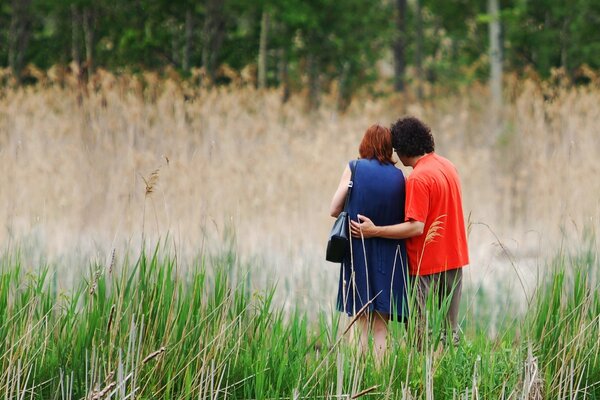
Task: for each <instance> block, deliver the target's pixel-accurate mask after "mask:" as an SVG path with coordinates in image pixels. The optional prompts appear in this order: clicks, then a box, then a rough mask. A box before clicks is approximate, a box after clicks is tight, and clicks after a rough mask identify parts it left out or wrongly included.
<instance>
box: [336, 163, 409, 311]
mask: <svg viewBox="0 0 600 400" xmlns="http://www.w3.org/2000/svg"><path fill="white" fill-rule="evenodd" d="M353 183H354V186H353V188H352V193H351V195H350V201H349V203H348V210H347V211H348V214H349V216H350V218H351V219H352V220H354V221H356V220H357V216H356V215H357V214H361V215H364V216H366V217H369V218H370V219H371V220H372V221H373V223H374V224H375V225H379V226H382V225H393V224H398V223H400V222H403V221H404V197H405V186H404V185H405V180H404V174H403V173H402V171H401V170H399V169H398V168H396V167H395V166H393V165H391V164H381V163H380V162H379V161H378V160H377V159H360V160H358V161H357V163H356V169H355V172H354V177H353ZM407 282H408V261H407V257H406V248H405V246H404V240H395V239H383V238H369V239H364V241H363V240H362V239H361V238H358V239H352V240H351V251H350V253H349V254H348V255H347V256H346V258H345V259H344V261H343V262H342V264H341V267H340V282H339V288H338V298H337V308H338V310H339V311H342V312H345V313H347V314H348V315H354V314H356V313H357V312H358V311H359V310H360V309H361V308H362V307H363V306H364V305H365V304H367V303H368V302H369V301H370V300H372V299H373V298H374V297H375V300H374V301H373V303H371V304H370V305H369V312H374V311H375V312H380V313H384V314H388V315H389V316H390V319H394V320H400V321H403V320H405V319H406V318H407V316H408V304H407V296H406V289H407V287H408V284H407Z"/></svg>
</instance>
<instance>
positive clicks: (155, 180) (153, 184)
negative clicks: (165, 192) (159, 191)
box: [142, 168, 160, 196]
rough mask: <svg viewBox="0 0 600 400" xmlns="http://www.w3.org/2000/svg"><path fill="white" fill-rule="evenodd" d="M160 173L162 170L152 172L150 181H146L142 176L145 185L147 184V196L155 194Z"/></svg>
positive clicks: (149, 177)
mask: <svg viewBox="0 0 600 400" xmlns="http://www.w3.org/2000/svg"><path fill="white" fill-rule="evenodd" d="M159 171H160V168H157V169H155V170H154V171H152V172H151V173H150V175H149V176H148V179H146V178H144V177H143V176H142V179H143V180H144V183H145V184H146V196H148V195H150V194H152V192H154V188H155V187H156V185H157V184H158V173H159Z"/></svg>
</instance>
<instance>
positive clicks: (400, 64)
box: [394, 0, 406, 92]
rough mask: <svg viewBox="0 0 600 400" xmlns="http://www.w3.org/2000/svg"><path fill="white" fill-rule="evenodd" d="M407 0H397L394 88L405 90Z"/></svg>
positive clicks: (399, 90)
mask: <svg viewBox="0 0 600 400" xmlns="http://www.w3.org/2000/svg"><path fill="white" fill-rule="evenodd" d="M405 46H406V0H396V41H395V42H394V89H395V90H396V91H397V92H402V91H403V90H404V70H405V69H406V59H405V55H404V49H405Z"/></svg>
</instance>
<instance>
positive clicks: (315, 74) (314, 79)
mask: <svg viewBox="0 0 600 400" xmlns="http://www.w3.org/2000/svg"><path fill="white" fill-rule="evenodd" d="M307 66H308V108H309V109H311V110H314V109H317V108H319V103H320V91H321V90H320V89H321V87H320V82H319V63H318V60H317V58H316V57H315V56H314V55H312V54H310V55H309V56H308V60H307Z"/></svg>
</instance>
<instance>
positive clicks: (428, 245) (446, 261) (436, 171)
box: [351, 117, 469, 344]
mask: <svg viewBox="0 0 600 400" xmlns="http://www.w3.org/2000/svg"><path fill="white" fill-rule="evenodd" d="M391 131H392V144H393V147H394V150H395V151H396V153H397V154H398V157H399V158H400V161H401V162H402V164H404V165H405V166H410V167H412V168H413V171H412V173H411V174H410V176H409V177H408V178H407V180H406V208H405V222H402V223H400V224H396V225H388V226H376V225H375V224H374V223H373V222H372V221H371V220H370V219H369V218H367V217H366V216H363V215H358V222H357V221H352V222H351V230H352V235H353V236H355V237H361V236H362V237H365V238H369V237H383V238H389V239H406V250H407V253H408V262H409V272H410V275H411V277H413V278H414V284H415V287H416V297H417V304H418V308H419V309H418V312H419V315H420V316H421V318H422V317H423V316H424V315H425V312H424V311H425V304H426V300H427V298H428V297H429V296H430V292H431V291H432V290H433V293H432V295H435V296H436V297H437V296H439V299H440V301H443V300H449V309H448V314H447V316H446V319H447V323H448V324H449V326H450V327H451V329H452V338H453V342H454V344H457V343H458V308H459V304H460V298H461V292H462V267H464V266H466V265H467V264H468V263H469V255H468V250H467V237H466V232H465V222H464V217H463V210H462V196H461V189H460V180H459V177H458V173H457V171H456V168H455V167H454V165H453V164H452V163H451V162H450V161H448V160H447V159H445V158H444V157H441V156H439V155H437V154H436V153H435V151H434V150H435V143H434V139H433V136H432V135H431V130H430V129H429V127H428V126H426V125H425V124H424V123H423V122H421V121H420V120H418V119H417V118H414V117H406V118H401V119H399V120H398V121H396V123H394V124H393V125H392V128H391Z"/></svg>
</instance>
